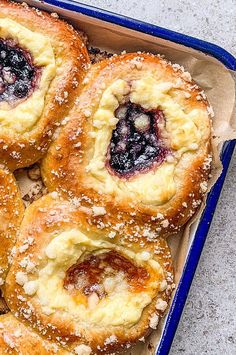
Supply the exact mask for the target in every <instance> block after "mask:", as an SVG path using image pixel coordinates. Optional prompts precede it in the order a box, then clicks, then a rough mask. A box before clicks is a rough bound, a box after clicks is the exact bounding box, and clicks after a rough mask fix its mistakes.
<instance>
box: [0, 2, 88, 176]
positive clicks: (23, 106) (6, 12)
mask: <svg viewBox="0 0 236 355" xmlns="http://www.w3.org/2000/svg"><path fill="white" fill-rule="evenodd" d="M52 15H53V16H50V15H49V14H47V13H45V12H41V11H39V10H37V9H33V8H30V7H28V6H27V5H26V4H23V5H22V4H17V3H13V2H8V1H5V0H2V1H1V3H0V157H1V163H2V164H6V165H7V166H8V167H9V169H10V170H15V169H16V168H20V167H24V166H28V165H30V164H32V163H34V162H35V161H37V160H38V159H39V158H41V157H42V156H43V154H45V152H46V150H47V147H48V145H49V142H50V139H51V138H52V135H53V133H54V130H55V128H56V127H57V125H58V124H59V122H60V121H61V120H62V119H63V118H64V117H65V115H67V112H68V109H69V108H70V107H71V105H72V103H73V99H74V97H75V91H76V90H75V89H76V88H77V87H78V88H77V91H78V90H79V86H80V81H81V79H82V77H83V76H84V73H85V71H86V68H87V67H88V65H89V59H88V54H87V50H86V48H85V45H84V43H83V42H82V40H81V38H80V36H79V34H78V33H77V32H76V31H75V30H74V29H73V28H72V27H71V26H69V25H68V24H66V23H65V22H63V21H61V20H59V19H57V18H55V14H52ZM77 94H78V92H77Z"/></svg>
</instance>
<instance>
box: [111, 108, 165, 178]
mask: <svg viewBox="0 0 236 355" xmlns="http://www.w3.org/2000/svg"><path fill="white" fill-rule="evenodd" d="M115 116H116V117H117V118H118V119H119V121H118V123H117V125H116V128H115V129H114V130H113V132H112V138H111V143H110V146H109V148H108V154H107V158H108V159H107V167H108V169H109V170H111V172H112V173H114V174H116V175H118V176H120V177H126V178H127V177H129V176H132V175H133V174H135V173H137V172H141V171H147V169H150V168H152V167H153V165H154V163H158V164H161V163H162V161H163V160H164V159H165V157H166V155H167V154H168V152H169V151H168V149H167V148H166V147H165V146H164V144H163V140H162V139H161V137H160V133H159V129H158V123H163V122H164V119H165V118H164V114H163V112H162V111H161V110H153V111H147V110H144V109H143V108H142V107H141V106H139V105H136V104H133V103H131V102H129V103H127V104H125V105H120V106H119V107H118V109H117V110H116V112H115Z"/></svg>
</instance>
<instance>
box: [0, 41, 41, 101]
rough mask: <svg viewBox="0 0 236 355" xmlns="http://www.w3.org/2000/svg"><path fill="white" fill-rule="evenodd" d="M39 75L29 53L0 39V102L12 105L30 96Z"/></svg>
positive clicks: (12, 43) (14, 44) (38, 69)
mask: <svg viewBox="0 0 236 355" xmlns="http://www.w3.org/2000/svg"><path fill="white" fill-rule="evenodd" d="M39 75H40V68H37V67H35V66H34V65H33V61H32V57H31V55H30V53H29V52H27V51H26V50H24V49H22V48H20V47H19V46H18V45H17V44H16V43H15V42H14V41H13V40H3V39H0V102H2V101H6V102H8V103H14V101H16V100H19V99H25V98H27V97H28V96H30V95H31V94H32V92H33V90H34V88H35V86H36V83H37V79H38V77H39Z"/></svg>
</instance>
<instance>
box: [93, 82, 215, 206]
mask: <svg viewBox="0 0 236 355" xmlns="http://www.w3.org/2000/svg"><path fill="white" fill-rule="evenodd" d="M173 87H174V84H173V83H171V82H161V81H157V80H156V79H154V78H152V77H150V76H145V77H144V78H142V79H139V80H134V81H133V82H129V83H128V82H126V81H125V80H123V79H117V80H116V81H114V82H113V83H112V84H111V85H110V86H109V87H108V88H107V89H106V90H105V91H104V92H103V94H102V97H101V100H100V103H99V107H98V109H97V111H96V112H95V114H94V117H93V131H92V132H91V136H92V137H94V150H93V155H92V157H91V159H90V161H89V163H88V166H87V171H88V176H89V177H90V182H91V186H93V188H94V187H95V188H96V189H97V190H98V191H101V192H103V193H111V194H112V193H114V194H115V195H116V196H120V197H121V198H122V197H125V196H127V195H128V196H129V197H131V198H132V199H135V200H137V199H138V200H139V201H140V202H142V203H144V204H151V205H161V204H163V203H165V202H167V201H168V200H170V199H171V197H173V196H174V194H175V192H176V184H175V170H176V165H177V164H178V161H179V160H180V158H181V156H182V155H183V154H184V153H185V152H187V151H193V150H196V149H197V148H198V145H199V143H200V142H201V139H202V137H203V134H204V133H203V127H204V122H206V120H208V116H207V112H206V111H205V110H203V109H196V108H194V109H193V110H191V111H190V112H185V110H184V108H183V107H181V105H180V104H179V103H178V102H177V101H176V100H175V99H174V97H173V96H172V95H171V89H172V88H173ZM127 95H129V99H130V101H131V102H132V103H135V104H139V105H141V106H142V107H143V108H145V109H148V110H153V109H157V108H158V109H161V110H163V112H164V115H165V117H166V127H165V128H164V131H165V132H164V133H165V135H166V136H167V137H168V141H169V144H170V147H171V148H172V150H173V152H174V158H175V159H171V160H170V161H168V160H166V161H165V162H163V163H162V164H161V165H160V166H158V167H156V168H154V169H153V170H151V171H148V172H147V173H142V174H138V175H137V176H134V177H132V178H131V179H129V180H124V179H120V178H119V177H118V176H115V175H112V174H110V173H109V171H108V170H107V168H106V166H105V162H106V154H107V149H108V146H109V143H110V140H111V136H112V131H113V130H114V129H115V127H116V124H117V122H118V120H117V118H116V117H115V110H116V109H117V108H118V107H119V105H120V103H122V101H123V100H124V98H125V97H127ZM88 181H89V180H88Z"/></svg>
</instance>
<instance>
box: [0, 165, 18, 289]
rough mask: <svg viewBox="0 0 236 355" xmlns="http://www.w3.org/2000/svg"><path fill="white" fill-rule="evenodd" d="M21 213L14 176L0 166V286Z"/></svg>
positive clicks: (7, 264) (3, 278)
mask: <svg viewBox="0 0 236 355" xmlns="http://www.w3.org/2000/svg"><path fill="white" fill-rule="evenodd" d="M23 213H24V207H23V202H22V199H21V197H20V192H19V190H18V187H17V185H16V181H15V178H14V176H13V175H12V173H11V172H9V171H8V170H5V169H3V168H2V167H1V166H0V245H1V247H0V287H2V286H3V285H4V281H5V278H6V273H7V270H8V267H9V262H10V259H11V252H12V249H13V247H14V245H15V242H16V234H17V231H18V229H19V226H20V223H21V220H22V217H23Z"/></svg>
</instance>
